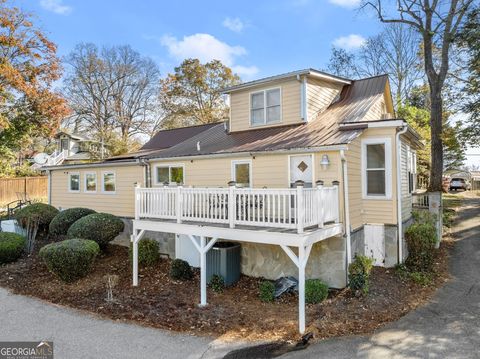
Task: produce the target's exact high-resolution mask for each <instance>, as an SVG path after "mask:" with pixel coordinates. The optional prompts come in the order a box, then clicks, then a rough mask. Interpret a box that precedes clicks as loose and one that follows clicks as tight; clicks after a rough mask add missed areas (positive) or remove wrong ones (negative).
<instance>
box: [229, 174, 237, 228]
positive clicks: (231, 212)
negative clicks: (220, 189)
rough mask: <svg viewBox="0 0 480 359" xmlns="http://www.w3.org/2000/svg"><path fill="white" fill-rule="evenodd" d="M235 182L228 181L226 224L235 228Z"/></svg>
mask: <svg viewBox="0 0 480 359" xmlns="http://www.w3.org/2000/svg"><path fill="white" fill-rule="evenodd" d="M236 185H237V183H236V182H235V181H230V182H228V224H229V226H230V228H235V217H236V216H235V208H236V207H237V205H236V197H237V196H236V195H235V186H236Z"/></svg>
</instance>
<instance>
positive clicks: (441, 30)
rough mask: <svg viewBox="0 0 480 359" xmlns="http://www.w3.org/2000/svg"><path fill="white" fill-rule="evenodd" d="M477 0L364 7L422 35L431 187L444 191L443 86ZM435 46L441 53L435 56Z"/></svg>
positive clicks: (406, 0)
mask: <svg viewBox="0 0 480 359" xmlns="http://www.w3.org/2000/svg"><path fill="white" fill-rule="evenodd" d="M473 1H474V0H448V1H439V0H396V3H397V10H396V13H395V14H394V15H389V14H388V11H386V10H385V9H389V7H388V6H384V5H386V4H385V3H386V1H385V0H366V1H364V4H363V6H364V7H370V8H372V9H373V10H374V11H375V13H376V15H377V16H378V18H379V20H380V21H381V22H384V23H397V24H404V25H407V26H409V27H411V28H412V29H414V30H415V31H416V32H417V33H418V34H419V35H420V36H421V38H422V45H423V51H424V54H423V55H424V64H423V65H424V70H425V74H426V77H427V79H428V85H429V93H430V104H431V109H430V128H431V131H430V132H431V141H432V142H431V145H432V147H431V157H432V165H431V170H430V187H429V190H431V191H442V175H443V142H442V127H443V115H442V112H443V102H442V100H443V99H442V90H443V87H444V84H445V80H446V77H447V75H448V69H449V63H450V61H449V60H450V48H451V46H452V43H453V41H454V40H455V38H456V36H457V32H458V30H459V29H460V28H461V26H462V24H463V23H464V20H465V15H466V13H467V12H468V11H469V9H470V7H471V6H472V4H473ZM435 49H438V50H439V55H438V56H435V54H436V52H435Z"/></svg>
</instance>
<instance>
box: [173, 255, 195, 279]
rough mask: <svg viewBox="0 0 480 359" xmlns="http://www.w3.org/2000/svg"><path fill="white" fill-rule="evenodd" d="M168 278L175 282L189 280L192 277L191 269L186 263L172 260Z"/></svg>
mask: <svg viewBox="0 0 480 359" xmlns="http://www.w3.org/2000/svg"><path fill="white" fill-rule="evenodd" d="M170 277H171V278H173V279H176V280H190V279H192V277H193V272H192V268H190V265H189V264H188V262H185V261H184V260H181V259H174V260H173V261H172V264H171V266H170Z"/></svg>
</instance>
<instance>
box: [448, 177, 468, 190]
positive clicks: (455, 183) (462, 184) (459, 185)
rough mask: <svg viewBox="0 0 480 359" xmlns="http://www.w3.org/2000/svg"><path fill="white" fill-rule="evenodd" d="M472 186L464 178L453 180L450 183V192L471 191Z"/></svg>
mask: <svg viewBox="0 0 480 359" xmlns="http://www.w3.org/2000/svg"><path fill="white" fill-rule="evenodd" d="M469 187H470V185H469V184H468V182H467V181H466V180H465V179H464V178H452V180H451V181H450V191H458V190H459V189H463V190H464V191H467V190H469V189H470V188H469Z"/></svg>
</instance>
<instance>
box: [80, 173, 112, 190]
mask: <svg viewBox="0 0 480 359" xmlns="http://www.w3.org/2000/svg"><path fill="white" fill-rule="evenodd" d="M88 175H94V176H95V191H89V190H88V189H87V176H88ZM116 188H117V187H116V184H115V189H116ZM97 190H98V176H97V172H85V173H84V174H83V191H84V192H85V193H97Z"/></svg>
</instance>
